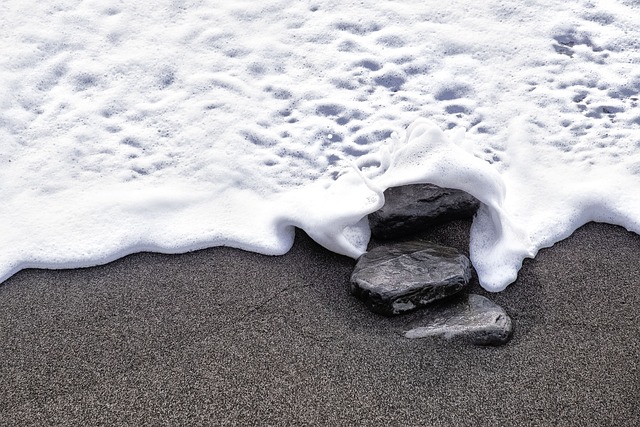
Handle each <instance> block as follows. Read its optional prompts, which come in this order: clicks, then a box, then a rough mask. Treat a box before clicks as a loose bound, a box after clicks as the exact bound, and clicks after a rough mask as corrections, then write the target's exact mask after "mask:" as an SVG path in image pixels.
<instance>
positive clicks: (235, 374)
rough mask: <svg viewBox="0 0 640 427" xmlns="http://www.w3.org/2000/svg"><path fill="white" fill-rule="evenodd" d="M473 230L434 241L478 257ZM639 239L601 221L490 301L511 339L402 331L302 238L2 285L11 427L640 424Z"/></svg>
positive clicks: (437, 234)
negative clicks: (277, 248)
mask: <svg viewBox="0 0 640 427" xmlns="http://www.w3.org/2000/svg"><path fill="white" fill-rule="evenodd" d="M468 227H469V224H468V223H466V222H456V223H452V224H449V225H448V226H445V227H441V228H439V229H437V230H435V231H433V232H430V233H427V234H426V236H428V237H430V238H433V239H434V240H436V241H439V242H441V243H443V244H448V245H452V246H455V247H458V248H460V249H461V250H464V249H465V248H467V247H468V239H467V237H466V236H467V233H468ZM639 256H640V236H637V235H635V234H632V233H628V232H626V231H625V230H623V229H622V228H619V227H613V226H608V225H603V224H588V225H587V226H585V227H583V228H581V229H580V230H578V231H577V232H576V233H575V234H574V235H573V236H572V237H570V238H569V239H567V240H565V241H563V242H560V243H558V244H557V245H556V246H554V247H553V248H550V249H546V250H542V251H541V252H540V253H539V254H538V256H537V257H536V259H535V260H527V261H525V265H524V267H523V269H522V270H521V272H520V276H519V277H520V278H519V280H518V282H517V283H515V284H513V285H512V286H510V287H509V288H507V290H505V291H504V292H501V293H497V294H488V293H486V292H484V291H482V289H480V288H479V287H478V286H477V285H476V286H475V288H474V292H478V293H482V294H484V295H487V296H489V297H490V298H491V299H493V300H494V301H496V302H497V303H499V304H501V305H502V306H503V307H504V308H505V309H506V310H507V311H508V312H509V314H510V315H511V316H512V317H513V320H514V322H515V324H516V332H515V335H514V337H513V339H512V341H511V342H510V343H509V344H507V345H506V346H504V347H500V348H476V347H470V346H464V345H459V344H456V343H449V342H445V341H441V340H406V339H404V338H402V337H401V336H400V335H399V334H398V333H397V332H398V331H399V329H400V328H401V326H402V324H403V323H404V320H401V319H387V318H384V317H380V316H378V315H375V314H372V313H369V312H368V311H367V310H366V309H365V308H364V306H363V305H362V304H361V303H360V302H359V301H357V300H356V299H355V298H353V297H351V296H350V295H349V293H348V280H349V275H350V273H351V269H352V268H353V265H354V263H355V262H354V261H353V260H351V259H349V258H345V257H341V256H339V255H336V254H333V253H331V252H328V251H326V250H324V249H322V248H321V247H319V246H318V245H317V244H315V243H314V242H313V241H311V240H310V239H309V238H308V237H307V236H306V235H304V234H303V233H302V232H299V233H298V237H297V239H296V244H295V246H294V248H293V249H292V251H291V252H290V253H288V254H287V255H285V256H282V257H267V256H263V255H258V254H255V253H249V252H243V251H239V250H236V249H230V248H213V249H208V250H203V251H198V252H193V253H188V254H184V255H161V254H149V253H143V254H136V255H132V256H128V257H126V258H124V259H121V260H118V261H115V262H113V263H110V264H108V265H104V266H99V267H94V268H88V269H79V270H59V271H44V270H26V271H22V272H20V273H18V274H16V275H15V276H14V277H12V278H10V279H9V280H7V281H6V282H5V283H3V284H2V285H0V360H2V363H0V391H1V394H2V396H4V397H3V398H2V399H1V400H0V424H2V425H16V426H19V425H48V424H63V425H64V424H80V423H85V424H87V425H126V424H129V425H163V424H166V425H177V424H185V423H191V424H226V425H292V424H304V423H307V424H314V425H346V424H354V423H358V424H365V425H390V424H397V425H406V424H425V423H426V424H427V425H434V426H440V425H442V426H449V425H474V426H478V425H480V426H481V425H512V426H518V425H633V423H634V420H637V419H639V418H640V412H638V411H639V410H638V409H637V405H636V402H637V400H638V399H639V398H640V373H639V372H638V360H639V359H640V357H639V356H640V322H639V321H638V312H640V292H638V291H639V287H640V279H638V272H637V269H638V267H637V265H638V259H639Z"/></svg>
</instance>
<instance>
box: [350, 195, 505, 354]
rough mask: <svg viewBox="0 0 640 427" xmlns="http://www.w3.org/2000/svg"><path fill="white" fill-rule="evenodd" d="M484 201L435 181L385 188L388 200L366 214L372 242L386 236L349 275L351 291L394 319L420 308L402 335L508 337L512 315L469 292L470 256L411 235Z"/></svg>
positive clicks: (469, 212)
mask: <svg viewBox="0 0 640 427" xmlns="http://www.w3.org/2000/svg"><path fill="white" fill-rule="evenodd" d="M478 207H479V202H478V201H477V200H476V199H475V198H474V197H472V196H470V195H469V194H467V193H465V192H463V191H460V190H452V189H444V188H440V187H437V186H435V185H430V184H419V185H407V186H403V187H395V188H390V189H388V190H387V191H385V205H384V207H383V208H382V209H380V210H379V211H377V212H375V213H373V214H371V215H370V217H369V223H370V224H371V232H372V236H373V238H374V239H377V240H386V241H387V242H386V243H385V244H383V245H381V246H378V247H375V248H374V249H372V250H371V251H369V252H367V253H366V254H364V255H362V256H361V257H360V259H358V262H357V264H356V267H355V269H354V271H353V274H352V275H351V292H352V294H353V295H355V296H356V297H358V298H359V299H361V300H362V301H364V303H365V304H366V305H367V307H368V308H369V309H371V310H372V311H374V312H376V313H379V314H383V315H386V316H395V315H400V314H403V313H408V312H411V311H415V310H418V309H421V313H422V316H420V317H419V319H418V320H414V321H413V322H411V323H410V324H409V325H407V328H406V329H407V330H405V331H404V336H405V337H407V338H423V337H430V336H444V337H445V338H449V339H450V338H458V339H464V340H466V341H469V342H471V343H474V344H478V345H500V344H504V343H506V342H507V341H508V340H509V338H510V337H511V333H512V330H513V324H512V322H511V319H510V318H509V316H508V315H507V313H506V312H505V311H504V310H503V309H502V308H501V307H500V306H498V305H496V304H495V303H493V302H491V301H490V300H489V299H487V298H485V297H483V296H481V295H475V294H469V293H467V292H464V291H465V290H468V288H469V283H470V280H471V278H472V275H473V274H472V266H471V262H470V261H469V259H468V258H467V257H466V256H465V255H463V254H461V253H459V252H458V251H457V250H456V249H453V248H450V247H446V246H441V245H438V244H435V243H432V242H429V241H425V240H422V239H413V240H405V241H395V242H393V241H389V239H396V238H399V237H403V236H413V235H415V234H416V233H419V232H421V231H424V230H426V229H428V228H429V227H431V226H433V225H434V224H439V223H443V222H446V221H450V220H454V219H463V218H469V217H471V216H473V214H474V213H475V212H476V210H477V209H478Z"/></svg>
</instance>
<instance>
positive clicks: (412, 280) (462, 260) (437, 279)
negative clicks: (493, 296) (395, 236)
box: [351, 240, 471, 316]
mask: <svg viewBox="0 0 640 427" xmlns="http://www.w3.org/2000/svg"><path fill="white" fill-rule="evenodd" d="M470 279H471V262H470V261H469V259H468V258H467V257H466V256H464V255H463V254H461V253H459V252H458V251H456V250H455V249H452V248H448V247H445V246H440V245H436V244H434V243H431V242H427V241H422V240H417V241H411V242H402V243H396V244H391V245H387V246H379V247H377V248H375V249H373V250H371V251H370V252H368V253H366V254H364V255H362V256H361V257H360V258H359V259H358V262H357V264H356V267H355V269H354V271H353V273H352V275H351V292H352V294H353V295H355V296H356V297H358V298H360V299H361V300H363V301H364V302H365V304H366V305H367V306H368V307H369V308H370V309H371V310H372V311H374V312H376V313H380V314H384V315H387V316H391V315H396V314H401V313H405V312H408V311H411V310H415V309H417V308H419V307H423V306H425V305H428V304H431V303H432V302H434V301H437V300H440V299H442V298H445V297H447V296H450V295H453V294H455V293H457V292H459V291H461V290H462V289H464V288H465V287H467V286H468V284H469V280H470Z"/></svg>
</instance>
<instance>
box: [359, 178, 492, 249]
mask: <svg viewBox="0 0 640 427" xmlns="http://www.w3.org/2000/svg"><path fill="white" fill-rule="evenodd" d="M384 197H385V204H384V206H383V207H382V209H380V210H378V211H377V212H374V213H372V214H370V215H369V225H370V226H371V234H372V235H373V237H374V238H377V239H392V238H395V237H400V236H406V235H408V234H414V233H416V232H420V231H424V230H426V229H427V228H429V227H430V226H432V225H435V224H441V223H443V222H447V221H451V220H455V219H464V218H471V217H473V215H474V214H475V212H476V211H477V210H478V207H479V206H480V202H479V201H478V200H477V199H476V198H475V197H473V196H471V195H470V194H468V193H465V192H464V191H461V190H453V189H447V188H441V187H438V186H436V185H431V184H414V185H404V186H401V187H392V188H388V189H387V190H386V191H385V192H384Z"/></svg>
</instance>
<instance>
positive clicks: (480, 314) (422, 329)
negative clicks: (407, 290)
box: [404, 294, 513, 345]
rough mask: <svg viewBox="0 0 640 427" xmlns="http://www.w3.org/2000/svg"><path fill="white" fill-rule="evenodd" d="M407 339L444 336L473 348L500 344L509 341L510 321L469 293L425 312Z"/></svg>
mask: <svg viewBox="0 0 640 427" xmlns="http://www.w3.org/2000/svg"><path fill="white" fill-rule="evenodd" d="M408 328H411V329H409V330H408V331H406V332H404V336H405V337H407V338H425V337H432V336H443V337H444V338H446V339H454V338H456V339H462V340H465V341H468V342H471V343H473V344H476V345H501V344H505V343H506V342H507V341H509V338H511V334H512V332H513V322H512V321H511V318H510V317H509V315H508V314H507V313H506V312H505V311H504V309H503V308H502V307H500V306H499V305H497V304H495V303H494V302H492V301H491V300H489V299H488V298H485V297H483V296H481V295H475V294H468V295H462V296H460V297H454V298H452V299H451V300H447V301H443V302H441V303H439V304H436V305H434V306H432V307H429V308H428V309H425V310H424V317H422V318H421V319H420V320H418V321H415V322H413V323H412V324H411V325H409V326H408Z"/></svg>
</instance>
